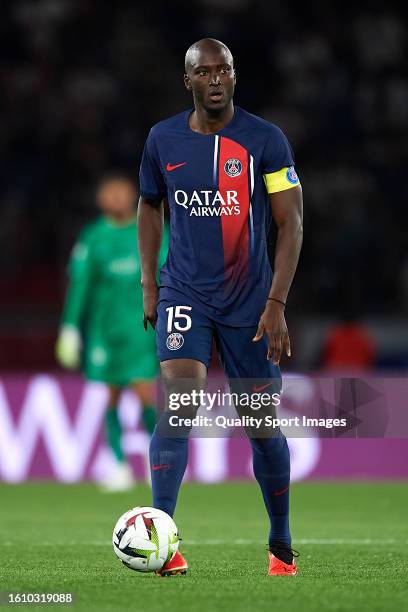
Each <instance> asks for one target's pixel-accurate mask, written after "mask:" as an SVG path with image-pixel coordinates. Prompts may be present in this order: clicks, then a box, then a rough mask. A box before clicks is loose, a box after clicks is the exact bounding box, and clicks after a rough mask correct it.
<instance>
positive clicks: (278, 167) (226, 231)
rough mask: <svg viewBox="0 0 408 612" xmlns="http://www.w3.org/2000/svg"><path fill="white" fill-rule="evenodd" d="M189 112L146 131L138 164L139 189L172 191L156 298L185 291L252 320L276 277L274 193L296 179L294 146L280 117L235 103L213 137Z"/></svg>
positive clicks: (235, 321)
mask: <svg viewBox="0 0 408 612" xmlns="http://www.w3.org/2000/svg"><path fill="white" fill-rule="evenodd" d="M191 112H192V111H191V110H188V111H185V112H183V113H180V114H178V115H175V116H174V117H171V118H169V119H166V120H164V121H161V122H159V123H157V124H156V125H155V126H154V127H153V128H152V129H151V130H150V133H149V136H148V138H147V141H146V144H145V147H144V151H143V156H142V162H141V166H140V193H141V196H142V197H144V198H146V199H152V200H159V199H161V198H167V200H168V203H169V208H170V246H169V253H168V256H167V260H166V262H165V264H164V266H163V268H162V270H161V274H160V299H174V298H175V297H178V298H180V303H181V301H182V299H183V297H184V298H185V303H186V304H191V305H193V306H195V307H196V308H197V309H198V310H201V311H202V312H203V313H204V314H206V315H207V316H209V317H210V318H212V319H214V320H215V321H218V322H220V323H224V324H225V325H232V326H249V325H256V324H257V323H258V321H259V317H260V315H261V313H262V311H263V309H264V307H265V304H266V299H267V297H268V293H269V290H270V287H271V281H272V270H271V267H270V264H269V260H268V254H267V232H268V227H269V224H270V221H271V212H270V203H269V198H268V192H269V193H271V192H273V191H280V190H283V189H287V188H291V187H294V186H296V185H297V184H299V180H298V178H297V175H296V172H295V170H294V168H293V165H294V161H293V152H292V149H291V147H290V145H289V143H288V141H287V139H286V137H285V135H284V134H283V132H282V131H281V130H280V129H279V128H278V127H277V126H276V125H273V124H271V123H268V122H267V121H264V120H263V119H261V118H259V117H256V116H254V115H251V114H250V113H248V112H246V111H244V110H243V109H241V108H239V107H237V106H235V112H234V116H233V118H232V120H231V121H230V122H229V123H228V124H227V125H226V126H225V127H224V128H223V129H222V130H220V131H219V132H217V133H216V134H210V135H204V134H200V133H198V132H194V131H193V130H191V128H190V126H189V116H190V114H191ZM274 177H276V179H275V178H274ZM270 185H272V186H271V187H270V188H269V187H268V186H270ZM274 185H275V187H274Z"/></svg>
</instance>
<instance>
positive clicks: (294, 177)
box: [286, 166, 299, 185]
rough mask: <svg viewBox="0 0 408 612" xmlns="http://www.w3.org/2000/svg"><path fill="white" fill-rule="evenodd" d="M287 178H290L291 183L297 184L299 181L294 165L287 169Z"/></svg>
mask: <svg viewBox="0 0 408 612" xmlns="http://www.w3.org/2000/svg"><path fill="white" fill-rule="evenodd" d="M286 178H287V179H288V181H289V183H292V185H296V183H297V182H298V180H299V179H298V175H297V174H296V170H295V169H294V167H293V166H290V168H288V169H287V170H286Z"/></svg>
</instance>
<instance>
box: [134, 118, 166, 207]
mask: <svg viewBox="0 0 408 612" xmlns="http://www.w3.org/2000/svg"><path fill="white" fill-rule="evenodd" d="M139 181H140V195H141V196H142V197H143V198H146V199H151V200H159V199H161V198H163V197H164V196H165V195H166V185H165V182H164V179H163V175H162V173H161V171H160V161H159V155H158V152H157V147H156V143H155V139H154V134H153V132H152V130H150V133H149V136H148V137H147V140H146V144H145V146H144V149H143V155H142V161H141V164H140V172H139Z"/></svg>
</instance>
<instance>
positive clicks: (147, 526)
mask: <svg viewBox="0 0 408 612" xmlns="http://www.w3.org/2000/svg"><path fill="white" fill-rule="evenodd" d="M112 543H113V550H114V552H115V554H116V556H117V557H118V558H119V559H120V560H121V561H122V563H124V565H126V567H129V568H130V569H132V570H135V571H136V572H157V571H158V570H160V569H161V568H162V567H163V565H164V564H165V563H166V562H167V561H170V559H171V558H172V557H173V555H174V554H175V553H176V552H177V549H178V546H179V535H178V530H177V526H176V524H175V522H174V521H173V519H172V518H171V517H170V516H169V515H168V514H166V513H165V512H163V511H162V510H157V509H156V508H149V507H147V506H137V507H136V508H132V509H131V510H128V512H125V514H123V515H122V516H121V517H120V519H119V520H118V522H117V523H116V525H115V528H114V530H113V536H112Z"/></svg>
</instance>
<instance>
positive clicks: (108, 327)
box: [56, 173, 168, 491]
mask: <svg viewBox="0 0 408 612" xmlns="http://www.w3.org/2000/svg"><path fill="white" fill-rule="evenodd" d="M136 195H137V194H136V189H135V186H134V185H133V183H132V181H131V180H130V179H129V178H128V177H126V176H125V175H123V174H121V173H110V174H108V175H105V176H103V177H102V179H101V180H100V181H99V183H98V186H97V190H96V201H97V205H98V207H99V208H100V210H101V212H102V215H101V216H100V217H99V218H98V219H97V220H96V221H94V222H93V223H90V224H89V225H87V226H86V227H85V228H84V229H83V231H82V232H81V234H80V237H79V239H78V241H77V243H76V244H75V246H74V249H73V251H72V255H71V259H70V262H69V277H70V282H69V287H68V291H67V295H66V299H65V304H64V309H63V314H62V321H61V327H60V331H59V336H58V340H57V345H56V356H57V359H58V361H59V363H60V364H61V365H62V366H63V367H65V368H69V369H75V368H77V367H79V366H80V365H81V366H82V369H83V372H84V374H85V377H86V378H87V380H91V381H101V382H104V383H106V384H107V385H108V387H109V401H108V407H107V410H106V415H105V428H106V439H107V442H108V444H109V446H110V448H111V449H112V451H113V454H114V456H115V458H116V462H115V464H116V467H115V469H114V470H113V471H112V474H111V475H110V476H109V477H108V479H107V480H106V482H105V483H104V485H105V488H106V489H108V490H111V491H116V490H125V489H128V488H129V487H131V486H132V484H133V476H132V471H131V469H130V466H129V465H128V463H127V461H126V458H125V455H124V452H123V448H122V444H121V425H120V421H119V418H118V410H117V407H118V403H119V399H120V395H121V393H122V391H123V389H124V388H125V387H130V388H131V389H132V390H133V391H134V392H135V393H136V394H137V395H138V397H139V399H140V401H141V404H142V408H143V410H142V418H143V423H144V426H145V428H146V431H147V432H148V433H149V434H152V432H153V429H154V427H155V409H154V407H153V404H154V399H153V398H154V393H153V391H154V386H153V381H154V379H155V377H156V375H157V372H158V362H157V357H156V343H155V335H154V331H153V330H152V329H148V330H147V331H146V332H145V331H144V330H143V326H141V325H140V322H141V321H142V320H143V297H142V291H141V288H140V261H139V251H138V244H137V231H136V209H135V202H136ZM167 248H168V240H167V235H165V236H164V240H163V242H162V247H161V252H160V256H159V258H160V261H159V265H160V266H161V265H162V264H163V263H164V260H165V257H166V255H167Z"/></svg>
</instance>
